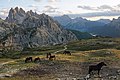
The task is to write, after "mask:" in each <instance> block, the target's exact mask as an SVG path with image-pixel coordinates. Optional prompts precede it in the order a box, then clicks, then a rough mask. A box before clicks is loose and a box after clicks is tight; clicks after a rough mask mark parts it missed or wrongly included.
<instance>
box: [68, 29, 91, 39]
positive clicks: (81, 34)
mask: <svg viewBox="0 0 120 80" xmlns="http://www.w3.org/2000/svg"><path fill="white" fill-rule="evenodd" d="M69 30H70V29H69ZM70 31H72V32H73V33H74V34H75V35H76V36H77V38H78V39H79V40H80V39H89V38H92V37H93V36H92V35H91V34H89V33H88V32H80V31H77V30H70Z"/></svg>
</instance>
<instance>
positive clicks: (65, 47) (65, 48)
mask: <svg viewBox="0 0 120 80" xmlns="http://www.w3.org/2000/svg"><path fill="white" fill-rule="evenodd" d="M65 50H67V45H65V46H64V49H62V50H59V51H56V52H54V54H55V53H58V52H62V51H65Z"/></svg>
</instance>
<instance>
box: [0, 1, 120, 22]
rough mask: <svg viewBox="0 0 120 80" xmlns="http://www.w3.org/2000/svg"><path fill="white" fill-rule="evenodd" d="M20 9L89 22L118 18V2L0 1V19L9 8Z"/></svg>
mask: <svg viewBox="0 0 120 80" xmlns="http://www.w3.org/2000/svg"><path fill="white" fill-rule="evenodd" d="M15 7H19V8H20V7H21V8H23V9H24V10H25V11H29V10H33V11H34V12H37V13H38V14H41V13H45V14H48V15H50V16H60V15H64V14H67V15H69V16H70V17H72V18H75V17H83V18H87V19H89V20H98V19H101V18H102V19H111V20H112V19H113V18H118V17H119V16H120V0H0V17H1V18H3V19H5V18H6V16H7V15H8V13H9V10H10V8H15Z"/></svg>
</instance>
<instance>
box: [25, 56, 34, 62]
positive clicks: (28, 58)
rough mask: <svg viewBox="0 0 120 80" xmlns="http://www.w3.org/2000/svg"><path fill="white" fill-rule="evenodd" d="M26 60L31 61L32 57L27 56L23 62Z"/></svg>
mask: <svg viewBox="0 0 120 80" xmlns="http://www.w3.org/2000/svg"><path fill="white" fill-rule="evenodd" d="M28 61H31V62H32V61H33V59H32V57H27V58H26V59H25V63H27V62H28Z"/></svg>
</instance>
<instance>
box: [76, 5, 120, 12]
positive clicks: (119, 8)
mask: <svg viewBox="0 0 120 80" xmlns="http://www.w3.org/2000/svg"><path fill="white" fill-rule="evenodd" d="M77 7H78V8H81V9H84V10H91V11H120V4H119V5H116V6H109V5H101V6H98V7H91V6H77Z"/></svg>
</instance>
